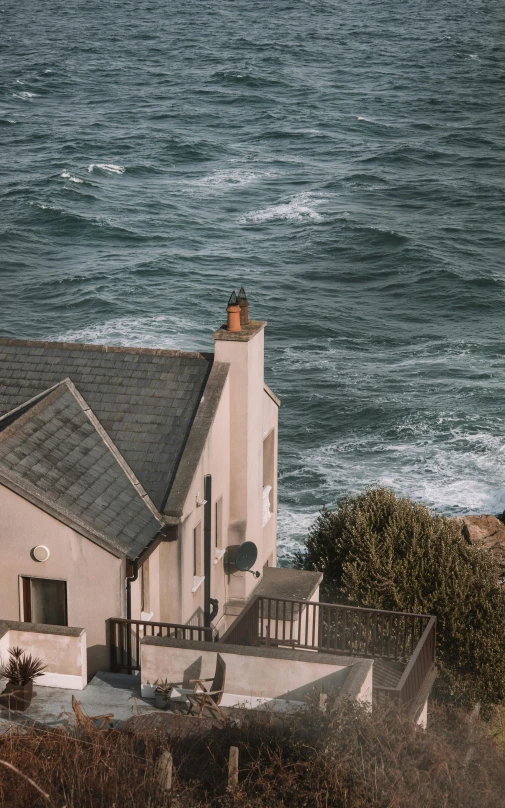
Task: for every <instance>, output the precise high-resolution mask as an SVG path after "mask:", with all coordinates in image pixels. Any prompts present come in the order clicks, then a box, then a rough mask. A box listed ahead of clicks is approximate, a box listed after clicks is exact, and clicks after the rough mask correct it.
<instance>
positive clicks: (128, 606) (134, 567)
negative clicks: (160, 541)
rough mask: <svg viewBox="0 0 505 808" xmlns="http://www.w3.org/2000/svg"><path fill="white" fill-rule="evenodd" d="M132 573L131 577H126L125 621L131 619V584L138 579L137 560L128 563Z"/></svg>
mask: <svg viewBox="0 0 505 808" xmlns="http://www.w3.org/2000/svg"><path fill="white" fill-rule="evenodd" d="M129 563H130V567H131V571H132V575H131V576H126V619H127V620H131V619H132V583H133V582H134V581H136V580H137V578H138V577H139V562H138V559H135V561H130V562H129Z"/></svg>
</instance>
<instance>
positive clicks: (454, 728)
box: [0, 699, 505, 808]
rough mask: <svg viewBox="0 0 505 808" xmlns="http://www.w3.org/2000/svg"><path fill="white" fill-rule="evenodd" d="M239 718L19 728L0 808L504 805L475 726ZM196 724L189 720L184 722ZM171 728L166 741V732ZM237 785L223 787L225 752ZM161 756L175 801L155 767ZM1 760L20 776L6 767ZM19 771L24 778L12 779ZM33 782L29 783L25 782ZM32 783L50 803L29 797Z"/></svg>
mask: <svg viewBox="0 0 505 808" xmlns="http://www.w3.org/2000/svg"><path fill="white" fill-rule="evenodd" d="M328 702H329V709H328V710H327V712H326V713H321V712H319V710H317V709H315V708H309V709H306V710H303V711H298V712H297V713H295V714H293V715H289V716H287V715H284V716H283V717H279V715H276V714H273V713H265V712H263V713H261V712H254V711H244V715H243V717H242V720H241V722H240V724H238V725H236V724H228V725H226V726H225V727H223V728H214V729H211V730H206V729H205V728H202V730H201V731H199V732H198V733H196V734H193V735H192V736H190V737H188V736H187V733H186V734H182V735H176V734H174V733H170V716H168V715H167V716H166V726H165V731H162V729H161V728H159V729H158V731H153V730H151V731H150V732H144V733H139V732H136V733H135V732H131V733H127V732H124V731H121V730H110V731H107V732H99V731H91V732H88V733H85V734H82V733H79V732H78V730H77V728H72V727H71V728H70V731H69V730H66V729H56V730H50V729H48V728H43V727H42V726H40V725H39V726H38V727H34V726H31V727H30V726H27V727H25V731H24V734H9V735H3V736H2V735H0V806H1V808H4V806H5V808H39V806H40V808H42V807H43V806H44V808H47V807H48V806H49V808H51V807H52V808H64V806H66V808H120V806H121V808H122V807H123V806H125V808H126V806H135V808H168V806H173V808H175V806H177V808H207V807H209V808H210V806H214V807H215V808H283V806H285V808H441V806H445V808H474V806H476V805H481V806H486V808H501V806H502V805H503V794H504V792H505V766H504V758H503V755H502V753H501V752H500V750H499V749H498V748H497V747H496V746H495V744H494V743H493V741H492V740H490V738H489V736H487V734H486V731H485V727H484V725H483V723H482V722H481V721H479V720H478V719H477V720H475V721H470V720H469V719H468V718H467V717H466V716H465V715H463V714H462V713H461V712H459V711H458V710H452V709H451V710H442V709H440V708H439V709H435V710H431V711H430V726H429V728H428V730H427V731H424V730H421V729H419V728H417V727H415V726H414V725H413V724H412V722H411V721H409V720H408V719H406V718H405V717H403V716H401V715H399V714H398V713H396V712H395V711H394V709H393V708H392V707H391V706H389V708H388V707H377V708H374V711H373V714H370V713H369V712H367V710H366V709H365V708H364V707H363V706H362V705H359V704H357V703H356V702H350V701H348V702H345V703H343V704H340V705H334V706H333V707H332V705H331V701H330V699H329V700H328ZM187 721H188V722H190V723H191V722H198V719H191V718H188V719H187ZM167 729H168V732H167V731H166V730H167ZM232 745H233V746H236V747H238V749H239V783H238V786H237V787H235V788H233V789H232V790H228V788H227V786H228V756H229V749H230V746H232ZM164 750H170V751H171V753H172V755H173V762H174V778H173V792H172V793H171V794H170V795H168V794H167V793H166V792H164V791H163V790H162V788H161V787H160V783H159V779H158V773H157V761H158V759H159V757H160V754H161V753H162V752H163V751H164ZM2 761H5V762H7V763H8V764H11V765H13V766H14V767H15V768H16V769H17V770H18V771H13V770H12V769H9V768H5V767H4V765H2ZM19 772H21V773H22V774H20V773H19ZM23 774H24V775H26V776H28V777H30V778H31V780H32V781H33V782H29V781H28V780H26V779H25V777H23V776H22V775H23ZM33 783H35V784H36V786H37V787H38V788H39V789H42V790H43V791H44V792H45V793H46V794H47V797H46V798H44V797H43V796H42V795H41V794H40V791H37V790H36V788H35V787H34V785H33Z"/></svg>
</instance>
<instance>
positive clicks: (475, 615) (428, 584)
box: [296, 488, 505, 706]
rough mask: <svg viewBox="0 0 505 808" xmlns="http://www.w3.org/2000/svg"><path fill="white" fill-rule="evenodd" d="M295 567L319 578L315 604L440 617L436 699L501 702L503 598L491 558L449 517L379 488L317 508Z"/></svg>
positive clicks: (504, 683)
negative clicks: (467, 539)
mask: <svg viewBox="0 0 505 808" xmlns="http://www.w3.org/2000/svg"><path fill="white" fill-rule="evenodd" d="M296 565H297V566H298V567H299V568H304V569H312V570H314V569H315V570H319V571H320V572H322V573H324V581H323V590H322V599H328V600H330V601H332V602H337V603H338V602H340V603H350V604H356V605H360V606H370V607H374V608H380V609H392V610H396V611H408V612H417V613H422V614H434V615H436V617H437V667H438V669H439V678H438V680H437V684H436V691H435V692H436V693H437V694H438V695H439V696H440V697H444V698H446V699H449V700H450V701H453V702H455V703H459V704H462V705H466V706H468V705H470V704H471V703H472V702H475V701H480V702H481V703H482V704H483V705H490V704H497V703H500V702H503V701H504V700H505V592H504V591H503V590H502V589H500V588H499V587H498V585H497V576H498V573H497V568H496V566H495V564H494V562H493V560H492V558H491V557H490V555H489V554H488V553H487V552H486V551H483V550H477V549H475V548H473V547H472V546H470V545H469V544H467V543H466V542H465V540H464V539H463V537H462V536H461V533H460V528H459V527H458V525H457V524H455V523H454V522H453V521H451V520H450V519H447V518H446V517H444V516H439V515H436V514H434V513H432V512H431V511H430V510H429V509H428V508H426V507H425V506H423V505H419V504H415V503H413V502H412V501H411V500H410V499H406V498H401V497H397V496H396V495H395V494H394V493H393V492H392V491H388V490H386V489H383V488H376V489H370V490H368V491H367V492H366V493H364V494H360V495H359V496H356V497H347V498H346V499H344V501H343V502H342V503H341V504H340V505H339V506H338V508H337V509H336V510H335V511H328V510H325V509H324V510H323V511H322V512H321V514H320V516H319V517H318V519H317V520H316V522H315V524H314V525H313V527H312V528H311V530H310V532H309V536H308V539H307V549H306V552H305V553H299V554H298V556H297V560H296Z"/></svg>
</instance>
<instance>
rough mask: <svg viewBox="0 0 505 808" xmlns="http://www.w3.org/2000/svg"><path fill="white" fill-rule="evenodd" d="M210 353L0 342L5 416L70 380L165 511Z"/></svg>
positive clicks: (0, 394) (0, 409)
mask: <svg viewBox="0 0 505 808" xmlns="http://www.w3.org/2000/svg"><path fill="white" fill-rule="evenodd" d="M212 359H213V355H212V354H201V353H189V352H183V351H165V350H150V349H141V348H112V347H108V346H103V345H81V344H71V343H58V342H52V343H51V342H32V341H25V340H11V339H0V416H1V415H4V414H5V413H8V412H9V411H10V410H12V409H13V408H15V407H18V406H20V405H22V404H23V403H24V402H26V401H28V400H30V399H31V398H33V397H34V396H36V395H38V394H40V393H42V392H43V391H45V390H47V389H48V388H50V387H52V386H53V385H55V384H57V383H58V382H61V381H62V380H63V379H65V378H67V377H68V378H70V379H71V380H72V382H73V383H74V384H75V386H76V388H77V390H78V391H79V393H80V394H81V395H82V396H83V397H84V399H85V401H86V402H87V404H88V405H89V407H90V408H91V410H92V411H93V412H94V414H95V415H96V417H97V418H98V420H99V421H100V423H101V425H102V426H103V428H104V429H105V431H106V433H107V434H108V435H109V436H110V438H111V439H112V441H113V442H114V444H115V445H116V446H117V448H118V450H119V452H120V453H121V455H122V456H123V458H124V459H125V461H126V463H127V464H128V465H129V466H130V468H131V469H132V471H133V473H134V474H135V475H136V477H137V478H138V479H139V481H140V483H141V484H142V486H143V487H144V488H145V490H146V491H147V493H148V494H149V496H150V498H151V500H152V501H153V503H154V504H155V506H156V508H157V509H158V510H159V511H163V509H164V507H165V503H166V500H167V497H168V495H169V492H170V489H171V486H172V483H173V481H174V477H175V474H176V471H177V467H178V464H179V462H180V459H181V457H182V453H183V450H184V447H185V444H186V441H187V438H188V436H189V433H190V430H191V427H192V424H193V420H194V418H195V415H196V412H197V409H198V406H199V403H200V400H201V397H202V394H203V390H204V388H205V385H206V383H207V379H208V376H209V373H210V370H211V367H212Z"/></svg>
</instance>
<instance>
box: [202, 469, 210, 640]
mask: <svg viewBox="0 0 505 808" xmlns="http://www.w3.org/2000/svg"><path fill="white" fill-rule="evenodd" d="M203 491H204V494H203V498H204V500H205V505H204V510H203V574H204V576H205V579H204V582H203V621H204V625H205V626H210V621H211V606H212V604H211V597H210V571H211V569H212V559H211V554H212V476H211V475H210V474H206V475H205V477H204V480H203Z"/></svg>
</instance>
